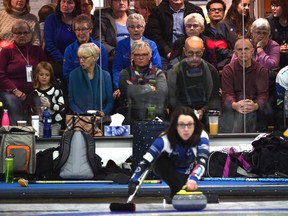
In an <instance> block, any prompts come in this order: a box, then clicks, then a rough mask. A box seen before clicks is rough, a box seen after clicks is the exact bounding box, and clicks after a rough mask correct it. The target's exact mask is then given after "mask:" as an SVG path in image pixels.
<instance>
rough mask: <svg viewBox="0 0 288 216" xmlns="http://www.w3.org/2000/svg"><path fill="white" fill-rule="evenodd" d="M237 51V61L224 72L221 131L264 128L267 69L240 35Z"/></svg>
mask: <svg viewBox="0 0 288 216" xmlns="http://www.w3.org/2000/svg"><path fill="white" fill-rule="evenodd" d="M234 52H235V55H236V56H237V61H231V63H230V64H228V65H226V66H225V67H224V68H223V71H222V78H221V80H222V94H223V98H222V99H223V116H222V123H223V124H221V125H222V130H223V131H222V132H234V133H240V132H248V133H249V132H250V133H253V132H257V131H259V130H264V131H265V130H266V125H265V123H264V122H263V120H264V116H262V118H261V114H263V115H264V113H263V111H264V106H265V105H267V99H268V81H269V77H268V70H267V69H266V68H264V67H263V66H262V65H260V64H259V63H258V62H256V61H254V60H253V53H254V48H253V45H252V44H251V42H250V40H249V38H246V37H241V38H239V39H238V40H237V41H236V43H235V47H234ZM243 82H244V83H243ZM244 119H245V120H244ZM244 123H246V124H244ZM220 128H221V127H220Z"/></svg>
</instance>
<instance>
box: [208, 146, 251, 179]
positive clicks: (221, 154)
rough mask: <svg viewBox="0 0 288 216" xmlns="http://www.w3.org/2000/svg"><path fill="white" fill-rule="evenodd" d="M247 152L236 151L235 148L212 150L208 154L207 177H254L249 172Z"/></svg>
mask: <svg viewBox="0 0 288 216" xmlns="http://www.w3.org/2000/svg"><path fill="white" fill-rule="evenodd" d="M248 154H249V153H248V152H237V151H236V149H235V148H233V147H231V148H230V149H223V150H222V151H213V152H211V153H210V154H209V157H208V161H207V168H206V176H207V177H221V178H222V177H223V178H231V177H243V176H246V177H254V176H255V175H254V174H252V173H250V171H251V164H250V161H249V156H248Z"/></svg>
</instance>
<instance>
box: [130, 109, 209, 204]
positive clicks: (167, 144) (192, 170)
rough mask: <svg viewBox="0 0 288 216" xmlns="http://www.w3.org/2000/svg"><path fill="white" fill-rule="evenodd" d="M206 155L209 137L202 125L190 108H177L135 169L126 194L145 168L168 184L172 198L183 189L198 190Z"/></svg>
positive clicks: (204, 167)
mask: <svg viewBox="0 0 288 216" xmlns="http://www.w3.org/2000/svg"><path fill="white" fill-rule="evenodd" d="M193 152H195V153H193ZM208 155H209V136H208V134H207V133H206V132H205V130H204V129H203V126H202V124H201V122H200V121H199V119H198V118H197V116H196V115H195V114H194V112H193V110H192V109H191V108H189V107H183V106H181V107H178V108H177V109H176V110H175V112H173V114H172V116H171V119H170V124H169V126H168V128H167V130H166V131H165V132H164V133H163V134H161V135H160V137H158V138H157V139H156V140H155V141H154V142H153V143H152V145H151V147H150V148H149V149H148V151H147V152H146V154H144V156H143V159H142V160H141V162H140V163H139V164H138V166H137V168H136V169H135V171H134V174H133V175H132V176H131V179H130V181H129V184H128V193H129V194H133V192H134V191H135V188H136V186H137V185H138V184H139V178H140V176H141V175H142V173H143V172H144V171H145V170H146V169H147V168H151V169H152V170H153V172H154V173H155V174H156V175H157V176H159V177H160V178H161V179H162V180H164V181H165V182H166V183H167V184H168V186H169V188H170V197H171V199H172V198H173V196H174V195H175V194H176V193H177V192H178V191H179V190H181V189H183V188H184V187H185V188H186V190H187V191H193V190H197V188H198V182H199V180H200V179H201V177H202V176H203V175H204V174H205V169H206V164H207V160H208ZM151 164H152V165H151ZM184 196H185V195H184Z"/></svg>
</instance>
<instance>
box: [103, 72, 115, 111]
mask: <svg viewBox="0 0 288 216" xmlns="http://www.w3.org/2000/svg"><path fill="white" fill-rule="evenodd" d="M103 75H104V79H105V80H104V82H105V91H106V98H105V106H103V112H104V113H105V115H108V114H110V112H111V110H112V108H113V103H114V99H113V88H112V80H111V77H110V74H109V72H108V71H105V73H103Z"/></svg>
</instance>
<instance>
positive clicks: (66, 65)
mask: <svg viewBox="0 0 288 216" xmlns="http://www.w3.org/2000/svg"><path fill="white" fill-rule="evenodd" d="M71 45H72V44H71ZM71 45H69V46H68V47H67V48H66V49H65V52H64V61H63V79H64V80H65V81H66V83H68V82H69V75H70V73H71V71H72V70H74V69H75V68H74V64H73V61H74V60H75V59H74V55H73V54H72V53H73V50H72V47H71Z"/></svg>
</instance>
